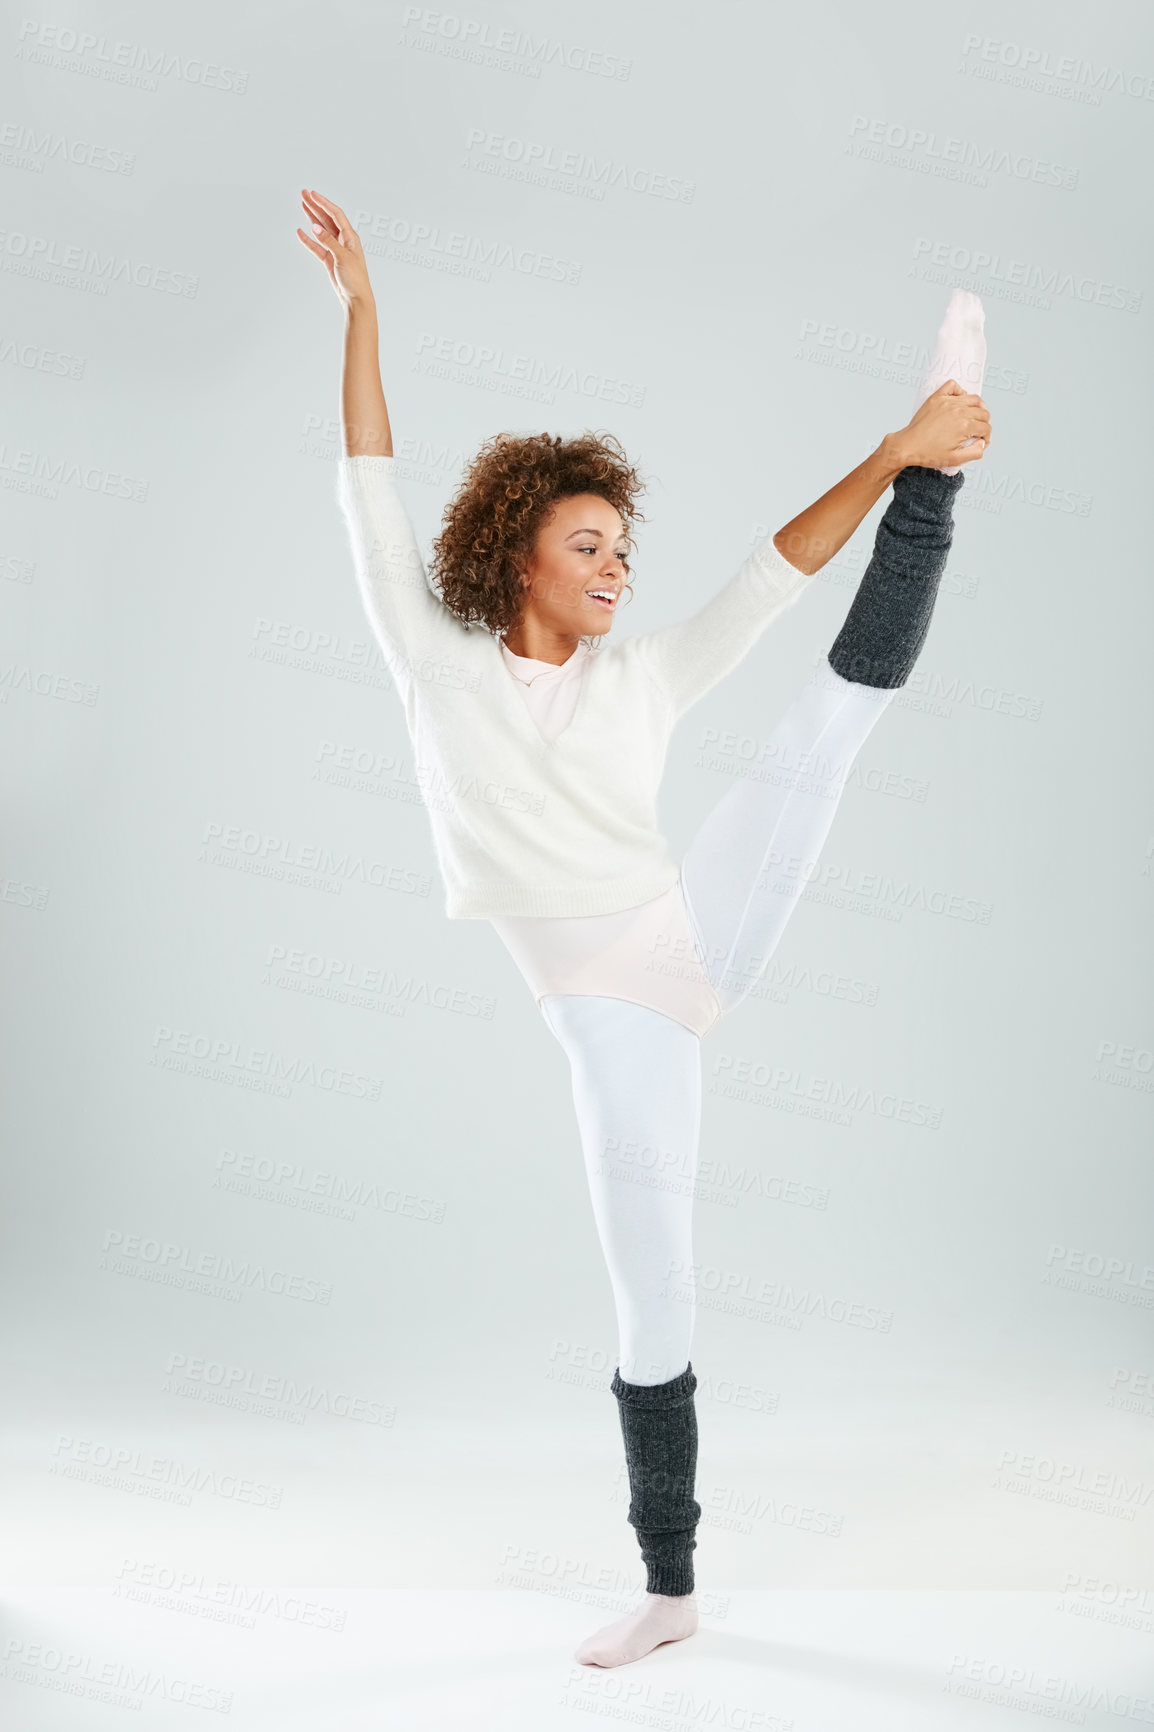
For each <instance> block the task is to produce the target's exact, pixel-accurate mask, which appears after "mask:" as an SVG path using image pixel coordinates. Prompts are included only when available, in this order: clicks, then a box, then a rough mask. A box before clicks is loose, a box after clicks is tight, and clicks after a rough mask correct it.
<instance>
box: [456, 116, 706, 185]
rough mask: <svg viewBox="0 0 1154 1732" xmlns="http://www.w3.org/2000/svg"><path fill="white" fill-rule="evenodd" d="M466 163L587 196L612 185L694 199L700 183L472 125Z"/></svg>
mask: <svg viewBox="0 0 1154 1732" xmlns="http://www.w3.org/2000/svg"><path fill="white" fill-rule="evenodd" d="M465 151H466V155H465V161H464V166H465V167H466V168H471V169H481V170H483V171H487V172H489V173H491V174H498V175H500V174H504V175H506V176H508V177H509V178H513V179H521V180H533V181H535V182H536V183H537V184H538V185H544V186H553V187H554V188H556V189H559V190H561V191H575V190H580V191H581V194H582V196H583V197H586V198H594V199H603V198H604V197H605V191H606V188H607V187H616V188H618V189H619V190H620V191H623V192H636V193H641V194H642V195H643V196H646V197H649V198H660V199H674V200H676V201H678V202H679V203H680V204H692V203H693V200H694V198H695V196H696V193H697V183H696V182H695V181H692V180H680V179H678V178H676V177H675V176H673V175H668V174H659V173H658V172H657V170H656V169H653V168H647V167H644V166H643V165H642V164H641V163H638V162H633V163H628V162H619V161H615V160H614V158H613V157H609V156H606V157H600V158H598V157H596V156H591V155H590V154H589V153H588V152H586V151H583V150H557V149H556V148H555V147H554V146H553V145H552V144H547V143H544V142H542V140H540V139H532V138H512V137H510V136H509V135H508V134H507V133H504V132H489V131H487V130H486V129H485V128H484V127H480V126H474V127H473V128H471V130H470V132H469V134H468V137H467V138H466V140H465Z"/></svg>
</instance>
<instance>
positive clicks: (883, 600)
mask: <svg viewBox="0 0 1154 1732" xmlns="http://www.w3.org/2000/svg"><path fill="white" fill-rule="evenodd" d="M964 479H965V476H964V473H962V472H959V473H958V474H956V475H944V474H943V473H942V472H941V471H940V470H937V469H921V468H912V467H911V468H908V469H903V470H902V472H901V474H900V475H899V476H898V477H897V479H896V480H895V482H894V486H893V497H892V499H891V500H890V503H889V506H888V508H887V510H886V512H885V514H884V516H883V517H882V520H881V522H880V524H879V525H878V531H877V537H876V539H875V542H874V550H873V557H872V558H871V560H870V562H869V565H868V566H867V567H866V570H865V573H864V574H863V576H862V580H861V583H860V584H859V585H858V590H857V594H856V595H855V597H854V600H853V604H852V606H851V607H850V610H849V614H848V615H847V617H846V621H845V624H844V625H843V626H842V629H841V631H840V632H839V634H838V636H837V639H836V640H835V642H834V644H833V647H832V649H831V650H830V652H829V656H828V658H827V663H826V665H825V666H824V667H823V668H822V669H821V670H820V672H819V673H818V674H816V675H815V676H814V678H813V679H811V680H810V681H809V682H808V683H807V684H806V686H805V687H804V688H803V689H802V691H801V692H800V693H799V694H798V696H797V698H796V699H795V700H794V702H793V703H792V704H791V705H790V707H789V709H788V710H787V711H786V712H785V714H784V715H783V716H782V718H781V720H780V721H779V722H778V724H777V726H776V728H775V729H774V731H773V733H772V735H771V736H770V739H769V742H768V746H767V750H766V757H767V759H768V761H769V763H770V764H771V765H772V766H773V771H772V780H769V779H767V780H765V781H756V782H755V781H752V780H748V779H744V780H741V781H739V782H737V783H735V784H734V786H733V787H732V788H730V789H729V791H728V792H727V793H726V794H724V795H723V796H722V798H721V799H720V800H719V801H718V803H717V805H716V806H715V807H714V809H713V811H712V812H711V813H710V814H709V815H708V817H707V818H706V819H705V822H704V823H703V824H702V825H701V828H700V829H699V830H698V832H697V834H696V836H695V837H694V839H693V841H692V842H691V844H690V846H689V849H688V851H687V853H686V856H685V860H684V863H683V866H682V874H681V886H682V891H683V893H684V896H685V902H686V907H687V908H688V910H689V914H690V917H691V919H692V921H693V924H694V926H695V927H696V930H697V937H698V939H699V941H700V944H701V946H702V952H703V958H704V962H705V967H706V969H707V971H708V973H709V976H710V979H711V980H712V981H713V984H714V987H715V989H716V991H717V995H718V997H719V998H720V1000H721V1002H722V1005H723V1006H724V1008H725V1009H726V1010H731V1009H732V1008H733V1007H734V1006H735V1005H736V1004H739V1003H740V1002H741V1000H742V999H743V998H744V997H745V996H746V994H747V993H748V992H749V990H750V988H751V986H753V985H754V983H755V982H756V981H757V980H758V979H760V977H761V975H762V974H763V973H764V971H765V969H766V967H767V966H768V963H769V959H770V957H771V956H772V954H773V952H774V950H775V949H776V947H777V944H778V941H779V940H780V938H781V935H782V933H783V931H784V930H785V926H786V924H787V922H788V920H789V917H790V915H791V914H792V912H793V910H794V908H796V906H797V904H798V902H799V901H800V900H801V896H802V893H803V891H804V889H805V886H806V883H807V881H808V878H809V876H810V875H811V874H812V871H813V868H814V866H815V865H816V862H817V859H818V856H819V854H820V852H821V850H822V847H823V846H824V844H825V840H826V837H827V836H828V834H829V831H830V828H831V826H832V824H833V820H834V814H835V813H836V811H837V805H838V801H839V800H840V798H841V795H842V791H843V789H844V788H845V784H846V780H847V778H848V776H849V772H850V770H851V769H852V767H853V762H854V759H855V757H856V756H857V753H858V752H859V750H860V749H861V747H862V745H863V744H864V742H865V740H866V738H867V736H868V735H869V733H870V731H871V730H872V728H873V727H874V725H875V723H876V722H877V721H878V719H879V717H880V716H881V714H882V712H883V711H884V710H885V709H886V708H888V706H889V704H890V703H891V702H892V701H893V698H894V697H895V695H896V693H897V692H898V690H899V689H900V688H901V687H902V686H903V685H904V684H905V683H906V681H907V680H908V679H909V676H910V674H911V672H912V671H913V666H914V662H915V661H916V659H917V656H918V653H919V651H920V650H921V647H922V644H923V643H924V641H925V637H926V633H927V631H928V630H929V624H930V618H931V616H932V613H933V607H934V601H935V598H936V596H937V591H938V584H939V581H940V579H941V575H942V572H943V570H944V569H945V564H946V556H947V554H948V552H949V548H950V543H951V540H952V538H953V517H952V507H953V498H954V494H955V493H956V492H957V491H958V489H959V487H961V486H962V484H963V481H964Z"/></svg>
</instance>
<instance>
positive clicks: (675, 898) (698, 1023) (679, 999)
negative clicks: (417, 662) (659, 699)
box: [491, 640, 721, 1035]
mask: <svg viewBox="0 0 1154 1732" xmlns="http://www.w3.org/2000/svg"><path fill="white" fill-rule="evenodd" d="M595 654H596V651H595V650H591V649H590V648H589V646H588V644H587V643H585V642H584V641H582V642H581V643H579V644H578V646H577V648H576V649H575V650H574V652H573V654H572V655H571V656H570V657H569V660H568V661H567V662H563V663H562V664H561V665H560V666H555V665H554V664H553V663H552V662H542V661H535V660H534V659H533V658H532V657H530V656H519V655H515V654H514V653H513V651H512V650H510V649H509V648H507V646H506V645H505V643H504V641H503V640H502V642H501V655H502V657H503V659H504V662H505V666H506V667H507V669H508V670H509V674H510V677H511V678H513V679H514V680H516V681H517V683H518V685H519V687H520V690H521V692H522V693H523V694H524V698H525V703H526V706H527V707H528V710H529V713H530V715H531V716H532V717H533V720H534V722H535V723H536V724H537V727H538V728H539V729H540V731H541V735H542V737H543V738H544V739H546V740H555V739H556V738H557V736H558V734H560V733H562V732H563V731H564V729H565V728H566V727H568V725H569V723H570V721H571V720H572V719H573V712H574V710H575V709H576V707H577V699H578V697H579V696H580V694H581V684H582V681H583V679H584V676H585V672H586V670H587V669H588V667H589V664H590V662H591V660H592V658H593V656H594V655H595ZM491 924H492V926H493V927H494V929H495V931H496V932H497V934H498V936H499V937H500V938H501V940H502V942H503V943H504V944H505V946H506V947H507V949H508V950H509V952H510V954H511V955H512V957H513V960H514V961H515V962H516V964H517V966H518V968H519V969H520V970H521V973H522V974H523V975H524V977H525V980H526V982H527V983H528V985H529V989H530V991H531V992H532V993H533V996H534V998H535V999H536V1001H537V1003H538V1005H540V1002H541V1000H542V998H544V997H545V996H546V995H547V994H550V993H578V994H583V995H584V994H591V995H593V996H595V997H599V998H622V999H627V1000H628V1001H629V1002H630V1003H632V1004H641V1005H645V1006H647V1007H648V1009H650V1010H657V1011H661V1012H662V1014H663V1015H665V1016H669V1017H672V1018H673V1020H674V1021H675V1022H679V1023H681V1024H682V1025H683V1026H684V1027H685V1028H688V1029H690V1030H692V1032H693V1033H694V1034H696V1035H703V1034H705V1033H706V1032H707V1030H708V1029H710V1028H712V1026H713V1024H714V1023H715V1022H716V1021H717V1019H718V1017H719V1016H720V1015H721V1004H720V1002H719V1000H718V997H717V994H716V993H715V991H714V989H713V986H712V984H711V983H710V980H709V976H708V975H707V973H706V971H705V968H704V967H703V965H702V962H701V959H700V955H699V951H698V946H697V940H696V938H695V935H694V932H693V927H692V924H691V921H690V917H689V912H688V910H687V908H686V906H685V901H684V898H683V896H682V893H681V884H680V882H678V883H677V884H674V885H673V886H672V887H671V888H670V889H669V890H667V891H666V892H665V893H664V895H662V896H658V897H655V898H654V899H653V900H652V901H650V902H643V903H641V904H640V905H639V906H638V907H636V908H624V909H622V910H620V912H618V913H615V914H596V915H578V916H574V917H561V918H557V917H554V918H549V919H532V918H524V917H520V916H518V917H502V918H500V919H493V920H492V922H491Z"/></svg>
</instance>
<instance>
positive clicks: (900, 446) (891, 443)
mask: <svg viewBox="0 0 1154 1732" xmlns="http://www.w3.org/2000/svg"><path fill="white" fill-rule="evenodd" d="M874 458H875V460H876V463H877V467H878V473H879V476H880V477H881V478H882V484H883V487H888V486H889V485H890V483H891V482H892V481H896V480H897V478H898V476H899V475H900V474H901V472H902V470H903V469H906V468H908V467H909V465H910V463H911V462H912V461H913V459H912V458H911V457H910V455H909V447H908V446H907V445H906V443H905V429H904V428H903V429H902V431H901V432H900V433H887V434H886V436H885V438H884V439H883V440H882V442H881V444H880V445H879V446H878V448H877V450H876V451H875V452H874Z"/></svg>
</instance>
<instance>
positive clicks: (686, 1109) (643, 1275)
mask: <svg viewBox="0 0 1154 1732" xmlns="http://www.w3.org/2000/svg"><path fill="white" fill-rule="evenodd" d="M541 1008H542V1010H543V1012H544V1015H545V1018H546V1021H547V1022H548V1024H549V1026H550V1028H551V1029H552V1031H553V1033H554V1034H555V1035H556V1037H557V1039H558V1041H559V1042H560V1043H561V1045H562V1047H563V1048H564V1050H565V1053H566V1055H567V1057H568V1059H569V1064H570V1070H571V1073H572V1079H573V1103H574V1106H575V1107H576V1109H577V1123H578V1128H579V1130H580V1134H581V1146H582V1151H583V1153H584V1157H585V1167H586V1172H587V1174H588V1178H589V1191H590V1196H591V1198H592V1202H593V1215H594V1219H595V1221H596V1224H597V1231H598V1235H599V1237H600V1240H601V1248H602V1250H603V1252H604V1255H605V1261H606V1264H607V1265H608V1269H609V1278H610V1282H611V1284H612V1287H613V1298H614V1303H615V1306H616V1311H617V1326H618V1333H619V1337H620V1341H619V1346H620V1353H619V1363H618V1367H617V1370H616V1372H615V1373H614V1376H613V1382H612V1390H613V1394H614V1396H615V1397H616V1399H617V1408H618V1417H619V1419H620V1422H621V1434H622V1437H623V1439H624V1443H625V1460H626V1467H627V1470H628V1475H629V1492H630V1500H629V1514H628V1519H629V1522H630V1524H631V1525H632V1527H633V1528H634V1530H635V1532H636V1534H637V1539H638V1544H639V1545H640V1548H641V1556H642V1559H643V1560H644V1563H645V1569H646V1592H645V1596H644V1599H643V1600H642V1603H641V1605H640V1607H639V1608H638V1610H637V1611H636V1612H634V1613H633V1614H632V1615H631V1616H629V1617H627V1618H623V1619H621V1620H620V1621H619V1622H618V1623H615V1624H610V1625H608V1626H607V1627H606V1628H604V1629H601V1630H598V1631H597V1632H596V1634H594V1635H593V1636H591V1637H590V1638H589V1639H588V1640H587V1641H586V1642H584V1643H582V1645H581V1647H579V1648H578V1649H577V1653H576V1657H577V1659H578V1660H581V1661H582V1662H584V1663H585V1664H586V1665H594V1666H620V1665H625V1664H626V1663H628V1662H629V1661H631V1660H637V1659H640V1658H641V1656H642V1655H643V1654H647V1653H649V1651H650V1650H651V1649H652V1648H655V1647H657V1646H658V1644H659V1643H661V1642H675V1641H680V1640H682V1639H683V1638H684V1637H686V1636H691V1635H692V1634H693V1632H694V1631H695V1630H696V1628H697V1606H696V1601H695V1599H694V1597H693V1587H694V1580H693V1551H694V1547H695V1545H696V1543H697V1542H696V1537H695V1536H696V1528H697V1523H698V1521H699V1519H700V1516H701V1505H700V1504H699V1503H698V1502H697V1500H696V1498H695V1496H694V1480H695V1476H696V1470H697V1416H696V1411H695V1408H694V1400H693V1396H694V1391H695V1389H696V1387H697V1379H696V1377H695V1376H694V1374H693V1366H692V1364H691V1363H690V1360H689V1349H690V1342H691V1339H692V1335H693V1323H694V1306H693V1302H692V1293H693V1233H692V1228H693V1191H694V1182H695V1179H696V1174H697V1145H698V1132H699V1128H700V1123H701V1042H700V1040H699V1039H698V1037H697V1036H696V1035H695V1034H692V1033H691V1032H690V1030H689V1029H687V1028H683V1027H682V1025H681V1024H680V1023H678V1022H674V1021H673V1019H672V1018H671V1017H668V1016H663V1015H662V1014H661V1013H660V1012H659V1011H655V1010H649V1009H648V1008H647V1007H646V1006H644V1005H639V1004H632V1003H630V1002H629V1001H627V1000H625V999H616V998H598V997H593V996H588V997H586V996H574V995H569V994H550V995H548V996H547V997H545V998H544V999H542V1001H541ZM686 1290H688V1294H689V1298H688V1300H687V1299H686V1298H685V1297H683V1294H684V1293H685V1292H686Z"/></svg>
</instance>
